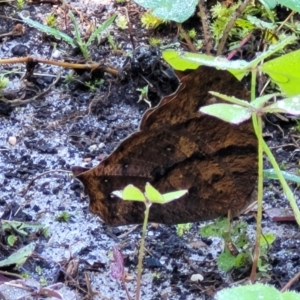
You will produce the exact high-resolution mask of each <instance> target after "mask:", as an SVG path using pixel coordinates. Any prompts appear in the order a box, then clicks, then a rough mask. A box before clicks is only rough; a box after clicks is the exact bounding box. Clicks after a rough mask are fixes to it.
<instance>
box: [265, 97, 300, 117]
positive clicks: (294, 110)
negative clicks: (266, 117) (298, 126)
mask: <svg viewBox="0 0 300 300" xmlns="http://www.w3.org/2000/svg"><path fill="white" fill-rule="evenodd" d="M264 112H267V113H286V114H291V115H300V95H298V96H294V97H291V98H285V99H283V100H279V101H277V102H275V103H273V104H271V105H268V106H266V107H265V108H264Z"/></svg>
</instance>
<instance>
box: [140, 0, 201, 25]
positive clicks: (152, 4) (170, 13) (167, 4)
mask: <svg viewBox="0 0 300 300" xmlns="http://www.w3.org/2000/svg"><path fill="white" fill-rule="evenodd" d="M134 2H136V3H137V4H139V5H141V6H143V7H144V8H146V9H149V8H150V9H153V11H152V12H151V13H152V14H153V16H155V17H157V18H160V19H162V20H171V21H175V22H177V23H183V22H184V21H186V20H187V19H188V18H189V17H190V16H191V15H192V14H193V13H194V12H195V8H196V5H197V3H198V0H134Z"/></svg>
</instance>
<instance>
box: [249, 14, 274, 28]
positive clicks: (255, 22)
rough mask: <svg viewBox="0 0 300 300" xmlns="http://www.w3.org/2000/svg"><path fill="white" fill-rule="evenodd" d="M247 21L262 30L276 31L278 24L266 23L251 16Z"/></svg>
mask: <svg viewBox="0 0 300 300" xmlns="http://www.w3.org/2000/svg"><path fill="white" fill-rule="evenodd" d="M247 20H248V21H249V22H251V23H252V24H253V25H255V27H256V28H260V29H269V30H274V29H276V27H277V25H276V24H272V23H269V22H264V21H262V20H261V19H259V18H257V17H254V16H250V15H248V16H247Z"/></svg>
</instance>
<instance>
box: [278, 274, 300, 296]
mask: <svg viewBox="0 0 300 300" xmlns="http://www.w3.org/2000/svg"><path fill="white" fill-rule="evenodd" d="M299 278H300V272H298V273H297V274H296V275H295V276H294V277H293V278H292V279H291V280H290V281H289V282H288V283H287V284H286V285H285V286H284V287H283V288H282V289H281V290H280V292H281V293H283V292H285V291H286V290H287V289H289V288H290V287H291V286H292V285H293V284H294V283H295V282H296V281H297V280H298V279H299Z"/></svg>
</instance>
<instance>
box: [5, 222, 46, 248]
mask: <svg viewBox="0 0 300 300" xmlns="http://www.w3.org/2000/svg"><path fill="white" fill-rule="evenodd" d="M0 226H1V229H2V230H3V231H4V232H5V233H7V234H8V237H7V244H8V245H9V246H11V247H12V246H14V245H15V243H16V242H17V241H18V239H19V237H24V236H28V235H29V233H30V231H31V230H41V229H43V228H44V227H43V225H39V224H28V223H23V222H18V221H8V220H2V221H1V222H0Z"/></svg>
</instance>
